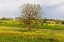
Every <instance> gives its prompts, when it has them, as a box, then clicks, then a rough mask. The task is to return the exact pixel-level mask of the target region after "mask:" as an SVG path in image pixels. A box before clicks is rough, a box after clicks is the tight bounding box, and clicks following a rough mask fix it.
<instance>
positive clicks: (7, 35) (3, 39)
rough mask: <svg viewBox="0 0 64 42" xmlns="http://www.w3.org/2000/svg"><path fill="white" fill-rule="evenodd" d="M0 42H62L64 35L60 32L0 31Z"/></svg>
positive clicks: (63, 41)
mask: <svg viewBox="0 0 64 42" xmlns="http://www.w3.org/2000/svg"><path fill="white" fill-rule="evenodd" d="M58 32H59V33H58ZM63 32H64V31H63ZM0 42H64V33H62V31H61V30H60V31H57V30H43V31H41V30H39V31H37V30H36V31H27V32H20V31H3V30H0Z"/></svg>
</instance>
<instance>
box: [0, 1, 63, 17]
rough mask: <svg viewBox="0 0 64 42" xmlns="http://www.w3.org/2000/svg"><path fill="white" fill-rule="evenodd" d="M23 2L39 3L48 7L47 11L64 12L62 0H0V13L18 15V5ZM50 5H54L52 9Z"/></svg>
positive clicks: (2, 14)
mask: <svg viewBox="0 0 64 42" xmlns="http://www.w3.org/2000/svg"><path fill="white" fill-rule="evenodd" d="M24 3H31V4H40V5H41V6H46V7H50V8H47V10H49V12H48V13H51V12H52V13H55V14H62V15H63V14H64V12H63V11H64V0H0V15H1V16H10V17H12V16H19V15H20V10H19V7H20V6H21V5H22V4H24ZM51 6H54V9H52V7H51ZM47 10H46V11H47Z"/></svg>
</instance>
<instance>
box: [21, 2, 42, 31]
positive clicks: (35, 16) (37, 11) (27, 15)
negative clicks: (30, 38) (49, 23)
mask: <svg viewBox="0 0 64 42" xmlns="http://www.w3.org/2000/svg"><path fill="white" fill-rule="evenodd" d="M20 12H21V17H22V19H23V21H24V23H25V24H27V25H28V26H29V31H30V28H31V22H32V20H40V19H41V18H42V14H43V11H42V8H41V6H40V4H29V3H27V4H23V5H22V6H21V7H20Z"/></svg>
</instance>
